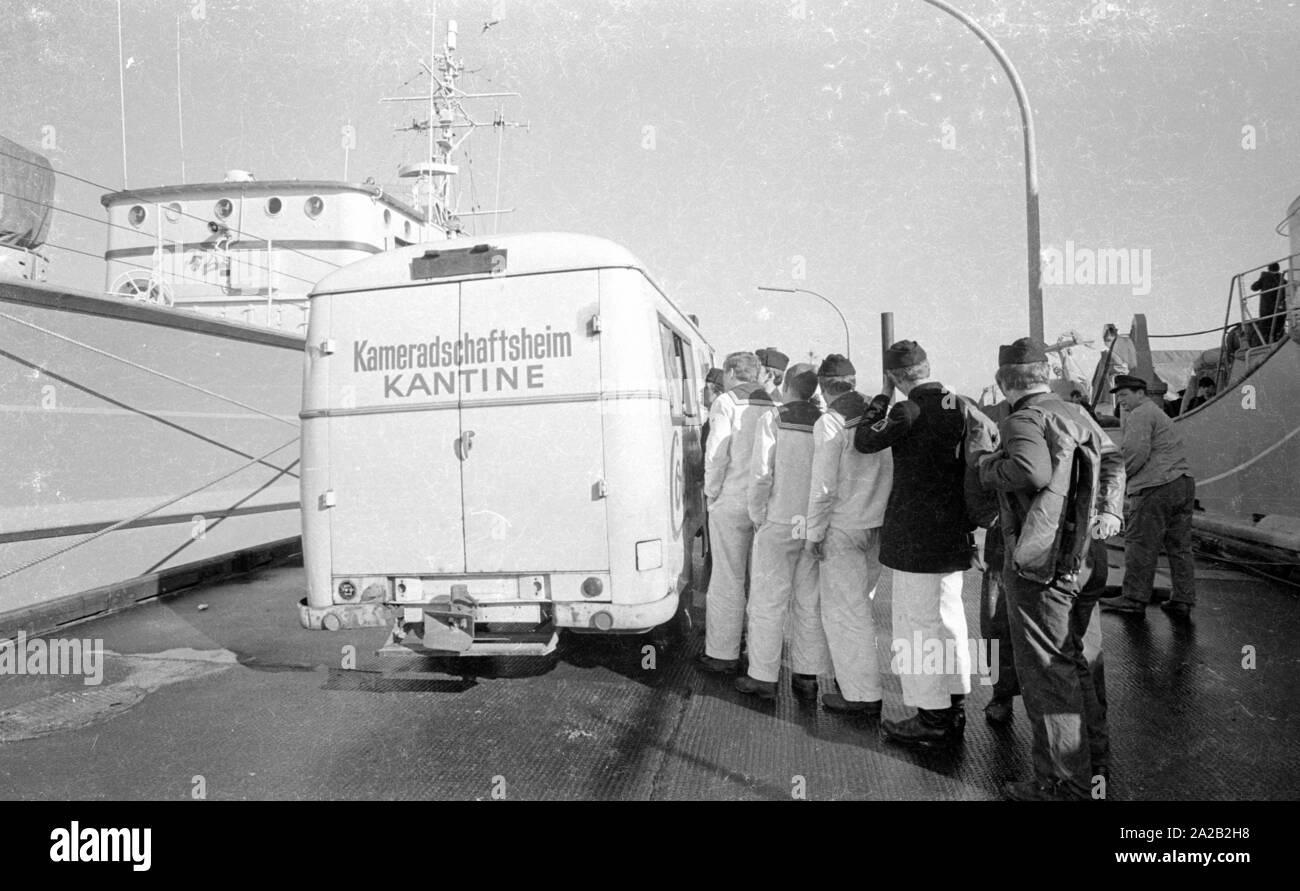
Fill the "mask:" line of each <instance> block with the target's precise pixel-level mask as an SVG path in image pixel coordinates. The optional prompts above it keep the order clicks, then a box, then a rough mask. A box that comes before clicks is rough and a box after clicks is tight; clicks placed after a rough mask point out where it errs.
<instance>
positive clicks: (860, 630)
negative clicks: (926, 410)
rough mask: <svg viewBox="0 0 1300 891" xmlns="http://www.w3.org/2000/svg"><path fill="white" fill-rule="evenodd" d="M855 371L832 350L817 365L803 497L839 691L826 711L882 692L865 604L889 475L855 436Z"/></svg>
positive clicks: (865, 704)
mask: <svg viewBox="0 0 1300 891" xmlns="http://www.w3.org/2000/svg"><path fill="white" fill-rule="evenodd" d="M856 374H857V372H856V371H855V369H854V367H853V363H852V362H850V361H849V360H848V359H846V358H845V357H844V356H841V355H838V354H836V353H832V354H831V355H829V356H827V357H826V358H825V360H823V361H822V364H821V367H820V368H819V369H818V370H817V378H818V382H819V383H820V384H821V390H822V396H823V397H824V398H825V399H826V401H827V403H828V405H827V410H826V413H825V414H824V415H822V416H821V418H820V419H818V421H817V423H816V425H815V426H814V429H813V467H812V479H811V490H810V494H809V497H808V530H807V538H808V543H807V545H806V550H807V551H808V553H809V554H810V555H811V556H812V557H814V558H815V559H818V560H820V561H821V571H820V577H819V579H818V591H819V593H820V600H821V622H822V627H823V628H824V629H825V631H826V640H827V642H828V644H829V646H830V655H831V662H832V663H833V665H834V668H835V679H836V686H837V687H838V688H839V689H838V690H837V691H832V692H828V693H826V694H824V695H823V696H822V705H824V706H825V707H826V708H828V709H831V710H832V711H842V712H860V713H863V714H866V715H868V716H870V717H876V716H879V715H880V709H881V702H882V700H883V697H884V690H883V687H882V685H881V677H880V661H879V658H878V657H877V654H876V625H875V621H874V619H873V618H872V615H871V602H872V600H873V598H874V597H875V595H876V583H877V582H878V581H879V580H880V527H881V524H883V523H884V522H885V505H886V504H887V503H888V502H889V498H890V486H891V484H892V480H893V459H892V457H891V456H890V455H889V454H888V453H882V454H870V455H867V454H862V453H861V452H858V451H855V450H854V448H853V434H854V431H855V430H856V429H857V428H858V425H859V423H860V422H861V420H862V416H863V411H864V410H865V409H866V407H867V401H866V399H865V398H864V397H863V396H862V394H861V393H859V392H857V391H856V390H855V389H854V386H855V385H856V383H857V377H856Z"/></svg>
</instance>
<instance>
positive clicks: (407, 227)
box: [402, 220, 411, 238]
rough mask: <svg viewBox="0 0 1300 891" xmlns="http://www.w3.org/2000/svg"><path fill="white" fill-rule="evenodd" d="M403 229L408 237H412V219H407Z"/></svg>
mask: <svg viewBox="0 0 1300 891" xmlns="http://www.w3.org/2000/svg"><path fill="white" fill-rule="evenodd" d="M402 231H403V232H405V233H406V237H407V238H410V237H411V221H410V220H407V221H406V223H405V225H404V226H403V227H402Z"/></svg>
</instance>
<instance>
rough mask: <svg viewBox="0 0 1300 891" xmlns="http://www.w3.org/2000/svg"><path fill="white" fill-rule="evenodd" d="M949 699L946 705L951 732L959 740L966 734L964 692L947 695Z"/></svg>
mask: <svg viewBox="0 0 1300 891" xmlns="http://www.w3.org/2000/svg"><path fill="white" fill-rule="evenodd" d="M949 701H950V702H952V705H950V706H949V707H948V714H949V720H950V722H951V724H952V732H953V734H954V735H955V736H956V737H957V739H959V740H960V739H961V738H962V737H963V736H965V734H966V694H965V693H954V694H952V696H950V697H949Z"/></svg>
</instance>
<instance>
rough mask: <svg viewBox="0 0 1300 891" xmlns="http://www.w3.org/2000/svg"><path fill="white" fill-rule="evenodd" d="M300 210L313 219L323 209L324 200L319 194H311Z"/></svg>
mask: <svg viewBox="0 0 1300 891" xmlns="http://www.w3.org/2000/svg"><path fill="white" fill-rule="evenodd" d="M302 210H303V213H305V214H307V216H309V217H311V218H312V219H313V220H314V219H316V218H317V217H318V216H320V215H321V213H322V212H323V211H324V210H325V202H324V201H323V200H322V199H321V197H320V196H319V195H312V196H311V197H310V198H308V199H307V200H306V201H305V202H304V203H303V205H302Z"/></svg>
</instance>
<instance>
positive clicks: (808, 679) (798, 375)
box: [736, 365, 830, 702]
mask: <svg viewBox="0 0 1300 891" xmlns="http://www.w3.org/2000/svg"><path fill="white" fill-rule="evenodd" d="M816 391H817V372H816V371H814V370H813V367H812V366H811V365H795V366H794V367H793V368H791V369H790V370H789V372H788V373H787V374H786V376H785V387H784V393H783V395H784V396H785V401H784V402H783V403H782V404H781V406H780V407H778V408H777V410H776V411H772V412H768V413H767V414H766V415H764V416H763V418H762V419H761V420H760V421H759V422H758V436H757V440H756V441H755V443H754V457H753V461H752V463H751V467H752V468H753V480H752V481H751V482H750V484H749V518H750V520H752V521H753V523H754V525H755V526H756V527H757V528H758V531H757V532H756V533H754V554H753V558H752V561H753V562H752V566H751V579H750V585H749V605H748V606H747V608H746V614H747V616H748V629H747V640H748V641H749V645H748V652H749V671H748V674H746V675H742V676H740V677H738V678H736V689H737V690H739V691H740V692H742V693H753V694H756V695H758V696H760V697H762V698H764V699H775V698H776V692H777V691H776V682H777V678H778V676H779V675H780V672H781V645H782V643H783V639H784V637H785V630H786V616H787V614H788V615H789V618H790V632H791V634H790V664H791V670H792V675H791V678H790V686H791V688H792V689H793V690H794V693H795V695H796V696H797V697H799V698H800V699H803V700H812V701H814V702H815V701H816V700H817V676H818V675H820V674H824V673H826V672H827V671H829V670H830V654H829V653H828V651H827V648H826V633H825V632H824V631H823V630H822V625H821V614H820V613H819V611H818V609H817V575H818V573H817V561H816V560H814V559H813V558H812V555H810V554H805V553H804V536H805V532H806V518H807V515H808V486H809V482H810V478H811V476H812V462H813V425H814V424H816V423H817V421H818V419H819V418H820V417H821V414H822V413H821V409H819V408H818V407H817V406H816V405H814V404H813V403H811V402H809V401H808V400H810V399H811V398H812V395H813V393H815V392H816Z"/></svg>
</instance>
